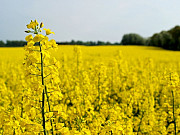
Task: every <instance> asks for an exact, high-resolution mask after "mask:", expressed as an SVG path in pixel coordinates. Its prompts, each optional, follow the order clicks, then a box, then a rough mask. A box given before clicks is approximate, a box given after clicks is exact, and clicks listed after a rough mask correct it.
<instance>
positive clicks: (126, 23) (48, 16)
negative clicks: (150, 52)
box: [0, 0, 180, 42]
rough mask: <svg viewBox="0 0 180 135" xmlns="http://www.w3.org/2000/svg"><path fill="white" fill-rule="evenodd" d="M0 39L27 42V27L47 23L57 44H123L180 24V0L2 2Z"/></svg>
mask: <svg viewBox="0 0 180 135" xmlns="http://www.w3.org/2000/svg"><path fill="white" fill-rule="evenodd" d="M0 5H1V7H0V17H1V18H0V40H4V41H6V40H24V38H25V36H26V35H27V34H25V33H24V31H25V30H27V29H26V24H28V23H29V22H30V20H31V19H32V20H34V19H37V20H38V21H39V22H41V21H42V22H44V24H45V27H46V28H50V29H51V30H52V31H54V32H55V35H53V36H50V38H54V39H55V40H56V41H70V40H72V39H74V40H83V41H89V40H93V41H97V40H102V41H111V42H116V41H117V42H119V41H120V40H121V38H122V36H123V34H126V33H138V34H140V35H141V36H143V37H149V36H151V35H152V34H154V33H156V32H160V31H162V30H168V29H170V28H172V27H174V26H175V25H179V24H180V0H0Z"/></svg>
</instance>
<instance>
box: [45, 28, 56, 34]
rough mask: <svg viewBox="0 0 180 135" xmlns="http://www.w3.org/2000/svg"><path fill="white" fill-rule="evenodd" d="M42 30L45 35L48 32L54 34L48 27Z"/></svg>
mask: <svg viewBox="0 0 180 135" xmlns="http://www.w3.org/2000/svg"><path fill="white" fill-rule="evenodd" d="M43 30H45V31H46V35H49V34H51V33H52V34H54V32H52V31H51V30H50V29H46V28H44V29H43Z"/></svg>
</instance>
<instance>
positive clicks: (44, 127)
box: [39, 45, 46, 135]
mask: <svg viewBox="0 0 180 135" xmlns="http://www.w3.org/2000/svg"><path fill="white" fill-rule="evenodd" d="M39 47H40V54H41V79H42V85H43V86H44V70H43V54H42V49H41V45H40V46H39ZM44 104H45V96H44V89H43V92H42V118H43V124H42V126H43V131H44V135H46V120H45V112H44Z"/></svg>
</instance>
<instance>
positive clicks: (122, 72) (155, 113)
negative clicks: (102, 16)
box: [0, 21, 180, 135]
mask: <svg viewBox="0 0 180 135" xmlns="http://www.w3.org/2000/svg"><path fill="white" fill-rule="evenodd" d="M33 23H36V21H35V22H33ZM27 27H29V28H31V27H32V26H31V23H30V24H29V25H28V26H27ZM40 27H43V26H42V24H41V25H40ZM33 29H34V30H35V32H36V31H38V30H39V28H38V29H36V27H35V28H34V27H33ZM44 30H45V31H46V35H49V34H52V33H53V32H51V31H50V30H49V29H44ZM28 32H29V31H28ZM26 40H27V42H28V43H27V46H25V48H0V134H2V135H46V134H47V135H145V134H146V135H171V134H172V135H177V134H180V98H179V97H180V81H179V76H180V52H173V51H166V50H162V49H160V48H155V47H142V46H141V47H140V46H99V47H85V46H58V47H57V45H56V43H55V41H54V40H49V39H48V38H47V36H43V35H41V34H36V35H35V36H34V37H32V36H31V35H28V36H27V37H26ZM36 42H40V43H41V44H40V45H38V44H36V45H35V43H36ZM49 48H51V50H49ZM24 49H25V50H24Z"/></svg>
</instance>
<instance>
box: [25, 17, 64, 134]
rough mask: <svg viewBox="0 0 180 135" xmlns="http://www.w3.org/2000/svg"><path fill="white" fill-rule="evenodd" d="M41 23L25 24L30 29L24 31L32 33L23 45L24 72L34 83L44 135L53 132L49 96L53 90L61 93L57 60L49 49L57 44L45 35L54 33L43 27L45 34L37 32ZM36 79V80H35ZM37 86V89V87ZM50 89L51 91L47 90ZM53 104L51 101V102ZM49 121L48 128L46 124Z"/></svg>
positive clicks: (39, 30)
mask: <svg viewBox="0 0 180 135" xmlns="http://www.w3.org/2000/svg"><path fill="white" fill-rule="evenodd" d="M43 26H44V24H43V23H41V24H40V25H39V23H38V22H37V20H35V21H31V22H30V24H28V25H27V28H28V29H30V30H27V31H25V32H26V33H33V34H34V36H33V35H32V34H30V35H28V36H26V38H25V39H26V41H27V45H26V46H25V50H26V59H25V60H26V61H25V65H26V74H27V76H29V77H30V78H31V79H30V80H31V81H32V83H35V84H36V86H35V87H36V88H34V85H33V87H32V90H35V91H36V94H35V95H33V97H34V96H35V97H36V99H35V100H36V101H38V100H39V103H41V104H40V105H37V107H36V108H38V107H40V108H41V109H40V110H41V113H42V127H43V132H44V135H46V134H49V133H51V134H52V135H53V134H54V129H53V119H52V118H53V117H54V116H53V111H52V110H51V103H50V102H51V100H50V96H51V95H52V93H53V92H55V91H56V94H57V92H58V93H59V95H60V94H61V91H60V89H59V87H58V85H57V84H58V82H59V77H58V68H59V62H58V61H56V59H55V58H53V57H51V56H50V53H49V50H50V49H55V48H57V44H56V42H55V40H50V41H49V39H48V37H47V35H49V34H54V32H52V31H51V30H50V29H45V28H44V29H43V30H45V32H46V35H45V36H44V35H42V34H39V33H41V32H42V30H41V29H42V27H43ZM35 81H36V82H35ZM37 88H38V89H37ZM48 88H49V89H52V90H51V92H50V91H48ZM40 94H41V95H42V96H41V97H42V98H41V99H40V98H39V97H40ZM52 104H53V102H52ZM48 121H49V122H50V130H49V126H48V128H46V127H47V125H48V124H46V123H47V122H48Z"/></svg>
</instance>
